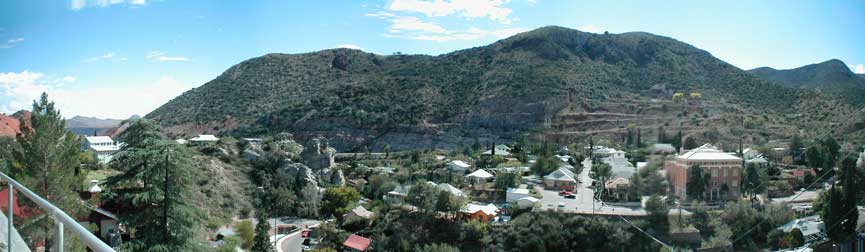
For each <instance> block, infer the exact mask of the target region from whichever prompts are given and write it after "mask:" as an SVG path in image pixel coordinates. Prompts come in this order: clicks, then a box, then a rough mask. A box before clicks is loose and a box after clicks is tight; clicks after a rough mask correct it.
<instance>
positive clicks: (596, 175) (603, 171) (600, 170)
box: [591, 164, 613, 196]
mask: <svg viewBox="0 0 865 252" xmlns="http://www.w3.org/2000/svg"><path fill="white" fill-rule="evenodd" d="M591 172H592V173H591V176H592V179H595V180H598V181H601V189H600V192H601V196H604V195H605V194H606V188H605V186H606V184H607V180H609V179H610V178H611V177H613V167H612V166H610V165H609V164H597V165H593V166H592V170H591Z"/></svg>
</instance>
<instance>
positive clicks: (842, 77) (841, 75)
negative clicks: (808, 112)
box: [749, 59, 865, 105]
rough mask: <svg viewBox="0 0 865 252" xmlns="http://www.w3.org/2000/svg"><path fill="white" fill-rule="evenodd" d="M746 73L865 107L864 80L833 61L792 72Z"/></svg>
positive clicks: (753, 70)
mask: <svg viewBox="0 0 865 252" xmlns="http://www.w3.org/2000/svg"><path fill="white" fill-rule="evenodd" d="M749 72H751V73H752V74H754V75H756V76H757V77H760V78H763V79H766V80H768V81H772V82H775V83H778V84H781V85H783V86H787V87H793V88H805V89H814V90H820V91H822V92H826V93H829V94H831V95H837V96H840V97H842V98H843V99H844V100H846V101H847V102H850V103H851V104H853V105H862V104H865V78H861V77H862V76H857V75H856V74H854V73H853V72H851V71H850V68H848V67H847V65H846V64H844V62H841V61H840V60H837V59H833V60H829V61H825V62H821V63H817V64H811V65H807V66H803V67H799V68H794V69H787V70H776V69H772V68H770V67H761V68H756V69H752V70H749Z"/></svg>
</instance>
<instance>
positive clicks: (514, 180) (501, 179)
mask: <svg viewBox="0 0 865 252" xmlns="http://www.w3.org/2000/svg"><path fill="white" fill-rule="evenodd" d="M519 184H520V175H519V174H517V173H516V172H499V173H498V174H496V180H495V183H494V186H495V188H496V189H499V190H507V189H508V187H517V186H518V185H519Z"/></svg>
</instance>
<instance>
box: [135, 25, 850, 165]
mask: <svg viewBox="0 0 865 252" xmlns="http://www.w3.org/2000/svg"><path fill="white" fill-rule="evenodd" d="M674 92H686V93H690V92H698V93H701V94H702V97H703V98H702V100H701V101H697V102H696V103H699V104H704V105H706V106H707V108H706V109H702V110H701V111H703V110H705V111H709V109H708V108H709V107H712V108H714V107H717V108H719V109H716V110H717V111H715V112H712V113H714V114H717V116H714V117H709V115H704V116H705V117H706V118H709V119H713V118H714V119H717V121H719V122H718V123H719V124H721V125H734V124H740V123H741V118H739V119H729V120H728V119H725V118H722V116H720V114H723V113H726V114H727V115H735V116H742V114H743V113H752V114H754V117H760V118H761V120H765V121H767V122H779V121H784V120H787V117H784V116H785V115H790V114H796V113H798V111H797V110H800V108H801V107H802V106H806V107H808V106H810V105H809V104H812V103H803V100H810V99H801V98H800V97H811V96H812V95H818V97H821V99H819V100H820V101H821V102H823V103H829V104H832V105H833V106H834V105H835V104H836V103H835V101H834V99H832V98H831V97H822V96H820V95H819V94H814V93H813V92H811V91H806V90H800V89H795V88H788V87H783V86H781V85H777V84H773V83H770V82H768V81H764V80H761V79H759V78H756V77H755V76H753V75H751V74H749V73H748V72H746V71H743V70H741V69H738V68H736V67H734V66H732V65H730V64H727V63H726V62H723V61H721V60H719V59H717V58H715V57H713V56H712V55H711V54H709V53H708V52H706V51H703V50H700V49H698V48H695V47H693V46H691V45H688V44H686V43H683V42H680V41H677V40H674V39H671V38H667V37H662V36H657V35H652V34H649V33H641V32H632V33H623V34H594V33H585V32H580V31H577V30H572V29H567V28H562V27H555V26H551V27H544V28H539V29H536V30H533V31H529V32H525V33H521V34H518V35H515V36H513V37H510V38H507V39H504V40H501V41H498V42H495V43H493V44H490V45H487V46H482V47H475V48H470V49H465V50H460V51H456V52H452V53H448V54H443V55H439V56H427V55H402V54H395V55H388V56H384V55H376V54H371V53H365V52H362V51H359V50H351V49H332V50H324V51H319V52H312V53H303V54H268V55H264V56H262V57H257V58H253V59H249V60H246V61H244V62H241V63H239V64H237V65H235V66H233V67H231V68H229V69H228V70H226V71H225V72H224V73H222V74H221V75H220V76H219V77H217V78H216V79H214V80H212V81H210V82H208V83H206V84H204V85H202V86H201V87H198V88H195V89H192V90H190V91H187V92H185V93H184V94H183V95H181V96H179V97H177V98H175V99H172V100H171V101H170V102H168V103H167V104H165V105H163V106H162V107H160V108H158V109H156V110H155V111H153V112H152V113H150V114H148V115H147V118H151V119H154V120H156V121H158V122H160V123H161V124H163V125H164V126H167V128H168V129H169V130H171V131H172V132H174V133H176V134H181V135H188V134H194V133H201V132H214V133H233V134H237V135H245V136H249V135H260V134H266V133H267V132H277V131H290V132H293V133H295V134H296V135H297V136H298V137H299V138H301V139H303V138H304V137H306V136H311V135H323V136H327V137H329V138H330V139H331V142H332V143H333V145H334V146H336V147H337V148H338V149H340V150H341V151H351V150H359V149H360V148H361V146H368V147H370V148H372V149H381V148H383V147H384V145H391V146H392V147H393V148H395V149H407V148H426V147H429V146H432V145H435V146H440V147H453V146H457V145H461V144H466V143H468V142H470V141H472V139H473V138H476V137H480V138H483V139H488V140H491V141H496V140H499V139H508V138H511V137H513V136H515V135H517V134H522V133H526V132H534V133H554V134H557V133H558V134H561V133H562V132H556V131H564V130H563V129H564V128H565V127H564V126H562V127H561V128H560V129H558V130H557V129H556V127H557V126H555V125H557V124H558V123H560V120H561V118H564V117H562V115H563V114H568V113H574V112H595V111H605V110H608V109H611V108H608V107H606V106H608V105H607V104H609V103H617V104H622V103H624V104H631V105H630V106H636V104H641V102H648V101H650V100H651V101H656V100H660V101H661V103H663V104H664V105H659V106H662V107H663V108H664V109H663V111H667V112H664V113H665V114H664V115H663V116H668V115H669V114H673V113H672V112H668V111H669V110H670V109H668V106H667V105H666V104H668V103H671V102H670V101H669V100H670V98H671V96H672V94H673V93H674ZM838 106H840V107H836V108H835V109H836V110H837V111H834V110H833V111H828V112H826V113H821V114H820V116H822V117H826V118H824V119H827V120H829V119H835V118H842V117H841V116H840V115H839V113H844V112H848V111H851V109H849V108H848V107H849V106H847V107H845V106H846V105H838ZM721 108H723V109H721ZM713 111H714V110H713ZM630 112H631V113H633V112H634V111H630ZM821 112H824V111H821ZM680 116H681V115H680ZM674 117H675V116H674ZM682 118H683V119H682V120H683V121H684V117H682ZM608 120H616V121H619V122H620V123H621V121H620V120H618V119H608ZM695 120H702V117H701V118H695ZM707 120H708V119H707ZM839 120H841V119H839ZM791 121H796V123H803V124H804V123H811V122H813V120H806V119H803V118H802V117H797V119H796V120H791ZM818 123H819V121H818ZM667 124H669V123H667ZM827 124H828V123H827ZM620 126H621V125H620ZM842 126H843V124H842ZM842 126H837V127H842ZM598 127H606V126H598ZM652 127H654V125H652ZM730 127H732V126H730ZM785 127H786V126H785ZM791 128H795V127H791ZM824 129H828V128H824ZM591 130H595V129H594V128H591ZM598 130H604V129H600V128H599V129H598ZM587 132H592V131H589V129H586V131H582V132H566V133H564V134H566V135H567V134H584V133H587ZM644 133H646V132H644Z"/></svg>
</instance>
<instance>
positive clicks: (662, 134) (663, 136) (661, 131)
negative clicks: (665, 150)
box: [658, 126, 667, 143]
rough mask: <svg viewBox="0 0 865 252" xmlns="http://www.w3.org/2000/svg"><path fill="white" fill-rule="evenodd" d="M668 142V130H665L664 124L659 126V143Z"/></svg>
mask: <svg viewBox="0 0 865 252" xmlns="http://www.w3.org/2000/svg"><path fill="white" fill-rule="evenodd" d="M666 142H667V132H666V131H665V130H664V126H658V143H666Z"/></svg>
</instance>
